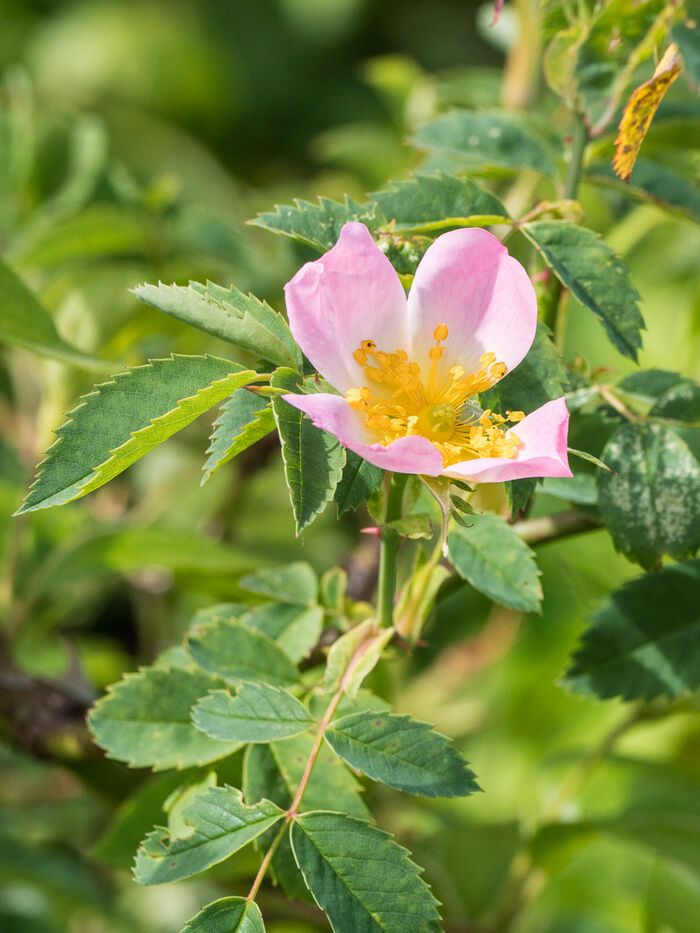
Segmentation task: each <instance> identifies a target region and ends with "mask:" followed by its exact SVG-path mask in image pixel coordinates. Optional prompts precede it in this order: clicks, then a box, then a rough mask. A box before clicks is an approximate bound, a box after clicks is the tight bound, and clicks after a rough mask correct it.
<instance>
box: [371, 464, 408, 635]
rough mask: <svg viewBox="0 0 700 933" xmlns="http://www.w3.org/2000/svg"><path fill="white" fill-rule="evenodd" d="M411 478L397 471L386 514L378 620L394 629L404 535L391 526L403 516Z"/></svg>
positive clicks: (391, 482) (385, 626) (383, 532)
mask: <svg viewBox="0 0 700 933" xmlns="http://www.w3.org/2000/svg"><path fill="white" fill-rule="evenodd" d="M407 481H408V474H407V473H394V474H393V476H392V477H391V479H390V481H389V492H388V495H387V500H386V511H385V513H384V527H383V528H382V539H381V548H380V552H379V577H378V581H377V621H378V623H379V625H380V626H381V627H382V628H391V626H392V625H393V622H394V596H395V593H396V566H397V559H398V554H399V545H400V543H401V538H400V537H399V535H398V534H397V533H396V532H395V531H392V530H391V529H390V528H387V525H388V523H389V522H393V521H396V519H398V518H401V512H402V506H403V494H404V490H405V488H406V482H407Z"/></svg>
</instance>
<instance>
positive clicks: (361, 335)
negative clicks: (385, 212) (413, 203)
mask: <svg viewBox="0 0 700 933" xmlns="http://www.w3.org/2000/svg"><path fill="white" fill-rule="evenodd" d="M284 290H285V297H286V301H287V312H288V314H289V325H290V327H291V329H292V334H293V335H294V339H295V340H296V341H297V343H298V344H299V346H300V347H301V349H302V350H303V351H304V353H305V354H306V356H307V357H308V358H309V360H310V361H311V362H312V363H313V365H314V366H315V367H316V369H317V370H318V371H319V372H320V373H321V375H322V376H324V377H325V378H326V379H327V380H328V382H330V384H331V385H332V386H334V388H336V389H338V391H339V392H347V390H348V389H350V388H352V387H358V386H361V385H363V384H364V382H363V374H362V369H361V367H360V366H359V365H358V363H356V362H355V360H354V358H353V351H354V350H356V349H357V348H358V347H359V345H360V343H361V342H362V341H363V340H374V342H375V343H376V344H377V346H378V347H379V349H381V350H386V351H387V352H389V353H392V352H394V351H395V350H397V349H406V348H407V346H408V340H407V336H406V333H407V332H406V295H405V293H404V290H403V286H402V285H401V282H400V281H399V277H398V276H397V274H396V272H395V271H394V268H393V266H392V265H391V263H390V262H389V260H388V259H387V258H386V256H385V255H384V253H382V251H381V250H380V249H379V247H378V246H377V245H376V244H375V242H374V240H373V239H372V236H371V234H370V232H369V230H368V229H367V227H365V226H364V224H359V223H349V224H345V226H344V227H343V229H342V230H341V232H340V238H339V239H338V242H337V243H336V244H335V246H334V247H333V248H332V249H330V250H329V251H328V252H327V253H325V254H324V255H323V256H322V257H321V258H320V259H317V260H316V261H315V262H307V263H306V265H305V266H302V267H301V269H300V270H299V271H298V272H297V274H296V275H295V276H294V278H293V279H292V280H291V282H288V283H287V285H285V289H284Z"/></svg>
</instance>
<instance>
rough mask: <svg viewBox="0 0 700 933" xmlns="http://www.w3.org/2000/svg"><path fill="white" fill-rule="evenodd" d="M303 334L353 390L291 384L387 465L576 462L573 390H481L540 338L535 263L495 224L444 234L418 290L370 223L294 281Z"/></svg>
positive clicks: (360, 449) (519, 473) (477, 470)
mask: <svg viewBox="0 0 700 933" xmlns="http://www.w3.org/2000/svg"><path fill="white" fill-rule="evenodd" d="M285 294H286V301H287V310H288V314H289V324H290V327H291V329H292V333H293V334H294V338H295V340H297V342H298V343H299V346H300V347H301V349H302V350H303V351H304V353H305V354H306V356H307V357H308V359H309V360H310V361H311V363H312V364H313V365H314V366H315V367H316V369H317V370H318V371H319V373H321V375H322V376H323V377H324V378H325V379H326V380H327V381H328V382H329V383H330V384H331V385H332V386H333V387H334V388H335V389H337V391H338V392H340V393H342V395H331V394H329V393H318V394H315V395H283V396H282V398H284V400H285V401H287V402H289V404H290V405H294V406H295V407H296V408H299V409H300V410H301V411H303V412H306V414H307V415H309V417H310V418H311V420H312V421H313V423H314V424H315V425H316V427H319V428H322V429H323V430H324V431H330V433H331V434H334V435H335V436H336V437H337V438H338V440H339V441H340V442H341V444H343V445H344V446H345V447H348V448H350V450H354V451H355V453H357V454H359V455H360V456H361V457H364V458H365V459H366V460H369V462H370V463H373V464H375V465H376V466H378V467H382V468H383V469H385V470H392V471H396V472H399V473H422V474H425V475H427V476H449V477H452V478H455V479H461V480H467V481H477V482H481V483H495V482H502V481H504V480H512V479H522V478H524V477H527V476H571V471H570V469H569V464H568V458H567V430H568V423H569V413H568V411H567V409H566V403H565V400H564V398H558V399H555V400H554V401H552V402H547V404H546V405H542V407H541V408H538V409H537V410H536V411H534V412H532V414H530V415H528V416H527V417H525V416H524V414H523V412H507V413H506V417H505V418H504V417H502V416H500V415H496V414H493V413H492V412H491V411H488V410H487V411H485V412H483V411H482V410H481V408H479V406H478V401H477V396H478V394H479V393H480V392H484V391H485V390H486V389H488V388H490V387H491V386H492V385H495V383H496V382H498V381H499V379H502V378H503V376H505V374H506V373H507V372H510V371H511V370H512V369H514V368H515V367H516V366H517V365H518V363H519V362H520V361H521V360H522V359H523V357H524V356H525V354H526V353H527V351H528V350H529V349H530V346H531V345H532V341H533V339H534V336H535V329H536V327H537V300H536V297H535V291H534V288H533V286H532V283H531V282H530V280H529V278H528V276H527V273H526V272H525V270H524V269H523V267H522V266H521V265H520V263H519V262H518V261H517V260H516V259H513V257H512V256H509V255H508V251H507V250H506V248H505V247H504V246H503V245H502V244H501V243H500V241H499V240H498V239H496V237H495V236H493V235H492V234H490V233H488V232H487V231H486V230H479V229H464V230H454V231H452V232H451V233H445V234H443V235H442V236H440V237H438V238H437V239H436V240H435V242H434V243H433V244H432V245H431V246H430V247H429V249H428V250H427V252H426V253H425V256H424V257H423V259H422V260H421V262H420V265H419V266H418V269H417V271H416V274H415V277H414V280H413V284H412V286H411V290H410V294H409V295H408V298H407V297H406V294H405V292H404V289H403V286H402V285H401V282H400V280H399V278H398V276H397V274H396V272H395V271H394V268H393V267H392V265H391V263H390V262H389V260H388V259H387V258H386V256H385V255H384V254H383V253H382V251H381V250H380V249H379V247H378V246H377V245H376V244H375V242H374V240H373V239H372V237H371V235H370V233H369V231H368V229H367V228H366V227H365V226H364V225H363V224H360V223H348V224H346V225H345V226H344V227H343V229H342V231H341V233H340V238H339V239H338V242H337V243H336V245H335V246H334V247H333V248H332V249H331V250H329V251H328V252H327V253H325V255H323V256H322V257H321V258H320V259H317V260H316V261H315V262H308V263H306V265H305V266H303V267H302V268H301V269H300V270H299V272H297V274H296V275H295V276H294V278H293V279H292V280H291V281H290V282H289V283H288V284H287V285H286V286H285Z"/></svg>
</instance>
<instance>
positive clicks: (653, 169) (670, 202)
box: [586, 157, 700, 223]
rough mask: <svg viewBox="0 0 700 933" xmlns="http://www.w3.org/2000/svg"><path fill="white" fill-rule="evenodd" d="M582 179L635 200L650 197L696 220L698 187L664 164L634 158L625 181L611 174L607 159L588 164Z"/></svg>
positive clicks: (699, 209) (699, 205)
mask: <svg viewBox="0 0 700 933" xmlns="http://www.w3.org/2000/svg"><path fill="white" fill-rule="evenodd" d="M586 180H587V181H591V182H594V183H595V184H599V185H604V186H605V187H607V188H613V189H614V190H616V191H619V192H621V193H622V194H625V195H627V196H628V197H632V198H634V199H635V200H636V201H651V202H652V203H653V204H658V205H659V206H660V207H663V208H665V209H666V210H670V211H673V212H674V213H678V214H682V215H683V216H685V217H690V218H691V219H692V220H694V221H696V222H697V223H700V191H698V189H697V186H696V185H695V184H693V182H692V181H691V180H690V179H688V178H684V177H683V175H679V174H678V173H677V172H676V171H674V170H672V169H670V168H668V167H667V166H665V165H659V164H658V163H657V162H653V161H651V160H650V159H645V158H643V157H642V158H638V159H637V161H636V162H635V163H634V171H633V172H632V177H631V179H630V181H629V183H625V182H624V181H622V180H621V179H620V178H618V177H617V176H616V175H615V172H614V170H613V167H612V162H611V161H610V160H608V161H606V162H602V161H601V162H598V161H596V162H594V163H593V164H592V165H590V166H589V168H588V171H587V173H586Z"/></svg>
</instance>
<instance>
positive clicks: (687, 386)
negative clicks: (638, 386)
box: [649, 381, 700, 425]
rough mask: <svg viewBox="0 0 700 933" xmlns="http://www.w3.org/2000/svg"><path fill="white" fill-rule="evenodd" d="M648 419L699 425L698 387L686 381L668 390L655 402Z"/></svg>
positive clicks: (699, 396)
mask: <svg viewBox="0 0 700 933" xmlns="http://www.w3.org/2000/svg"><path fill="white" fill-rule="evenodd" d="M649 417H650V418H669V419H671V420H672V421H686V422H692V423H694V424H698V425H700V386H699V385H697V383H694V382H690V381H688V382H682V383H680V384H679V385H676V386H674V387H673V388H672V389H669V390H668V392H665V393H664V394H663V395H662V396H661V398H659V399H658V400H657V401H656V403H655V404H654V406H653V407H652V409H651V411H650V412H649Z"/></svg>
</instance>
